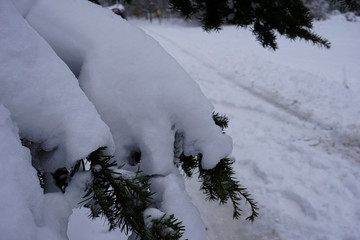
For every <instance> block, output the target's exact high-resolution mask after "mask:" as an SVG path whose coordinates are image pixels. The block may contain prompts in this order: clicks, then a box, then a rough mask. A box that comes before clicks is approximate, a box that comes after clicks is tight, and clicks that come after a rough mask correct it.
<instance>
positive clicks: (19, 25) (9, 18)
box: [0, 0, 232, 240]
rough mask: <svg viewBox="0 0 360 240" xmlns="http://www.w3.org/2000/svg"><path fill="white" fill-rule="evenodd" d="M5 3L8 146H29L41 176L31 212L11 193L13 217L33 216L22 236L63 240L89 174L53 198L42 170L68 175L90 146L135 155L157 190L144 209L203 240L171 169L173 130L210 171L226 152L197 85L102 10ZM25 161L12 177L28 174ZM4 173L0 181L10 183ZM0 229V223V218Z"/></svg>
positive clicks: (68, 1)
mask: <svg viewBox="0 0 360 240" xmlns="http://www.w3.org/2000/svg"><path fill="white" fill-rule="evenodd" d="M14 2H15V4H13V1H11V0H3V1H1V2H0V33H1V36H2V37H1V38H0V79H1V80H0V81H1V89H0V103H1V104H3V105H4V106H5V107H6V108H7V109H8V110H4V111H5V113H6V114H7V113H8V112H10V114H11V119H12V121H13V124H15V125H16V126H18V128H19V134H18V135H15V136H13V137H15V138H16V137H17V138H18V139H17V140H18V143H17V145H16V146H17V147H20V148H21V149H22V147H21V145H19V141H20V139H26V141H25V142H26V143H28V141H30V142H29V143H31V144H34V145H33V146H35V147H36V151H35V150H34V149H33V151H32V164H33V165H34V166H35V167H37V168H39V169H41V170H42V171H43V172H44V176H45V185H46V186H45V192H46V194H42V193H41V189H40V184H39V182H38V181H29V184H32V188H29V189H28V190H29V191H32V190H33V191H34V192H36V193H39V191H40V194H38V195H37V197H38V198H39V200H38V201H36V203H37V204H40V205H36V206H33V205H31V203H32V201H35V200H33V198H31V197H30V198H28V197H27V195H26V194H27V192H25V193H23V194H21V192H20V194H19V196H14V197H16V198H19V199H20V200H21V201H22V204H23V206H20V207H19V210H18V211H19V212H23V211H29V210H30V211H31V212H32V214H33V215H34V216H33V220H31V218H30V216H29V217H27V218H26V219H24V221H25V222H28V224H26V223H24V224H23V225H24V226H25V228H26V231H27V232H29V233H30V234H29V235H28V236H27V237H28V239H37V240H38V239H66V238H67V236H66V233H67V223H68V219H69V216H70V215H71V213H72V209H73V208H74V207H77V206H78V203H79V202H80V201H81V199H82V196H83V194H84V187H85V185H86V183H87V181H89V176H88V175H87V174H80V173H79V174H76V175H75V176H74V177H73V178H72V179H71V182H70V184H69V186H68V187H67V189H66V192H65V194H62V193H61V192H60V190H59V189H57V188H56V186H55V184H52V185H51V186H50V185H49V183H51V182H53V181H52V180H51V178H52V177H51V174H50V173H51V172H53V171H55V170H56V169H58V168H62V167H67V168H70V167H71V166H72V165H73V164H74V162H75V161H77V160H79V159H82V158H84V157H86V156H87V155H88V154H90V153H91V152H92V151H95V150H96V149H97V148H99V147H100V146H107V147H108V149H107V151H108V153H110V154H113V155H114V156H115V159H118V161H119V164H122V163H127V160H128V158H130V157H131V155H132V154H133V152H134V151H141V163H140V168H141V170H143V172H144V173H147V174H154V175H156V176H157V178H158V179H157V180H156V181H155V180H153V183H152V188H153V189H155V190H156V191H157V192H158V195H157V199H156V200H157V202H156V203H154V205H156V207H159V210H160V211H164V212H167V213H168V214H172V213H176V214H177V218H178V219H179V220H181V221H183V224H184V225H185V226H187V231H186V235H185V236H184V238H185V237H188V238H190V237H191V238H192V239H199V240H204V239H206V233H205V227H204V225H203V223H202V220H201V218H200V216H199V213H198V212H197V211H196V209H195V207H194V206H193V204H192V203H191V199H190V197H189V196H188V194H187V192H186V190H185V186H184V183H183V179H182V178H181V177H180V175H179V172H178V169H177V168H176V167H175V166H174V163H173V162H174V153H173V151H174V150H173V148H174V138H175V133H176V132H181V134H182V135H183V136H184V139H183V143H184V144H183V146H182V148H183V150H184V152H185V154H187V155H191V154H197V153H199V152H201V153H202V154H203V159H202V164H203V167H204V168H212V167H214V166H215V165H216V164H217V163H218V161H219V160H220V159H221V158H224V157H227V156H228V155H229V154H230V153H231V151H232V140H231V138H230V137H229V136H227V135H226V134H223V132H222V131H221V129H220V128H219V127H218V126H216V125H215V124H214V122H213V119H212V113H213V105H212V104H211V103H210V102H209V100H208V99H207V98H206V97H205V96H204V95H203V93H202V92H201V89H200V87H199V86H198V85H197V84H196V83H195V82H194V81H193V80H192V79H191V78H190V76H189V75H188V74H187V73H186V72H185V71H184V70H183V69H182V68H181V67H180V66H179V64H178V63H177V62H176V61H175V60H174V59H173V58H172V57H171V56H170V55H169V54H168V53H167V52H166V51H165V50H163V49H162V48H161V46H160V45H159V44H158V43H157V42H156V41H154V40H153V39H152V38H151V37H149V36H148V35H147V34H145V33H144V32H143V31H142V30H140V29H139V28H137V27H135V26H133V25H132V24H130V23H129V22H127V21H125V20H123V19H121V18H119V17H118V16H116V15H115V14H113V13H112V12H111V10H109V9H104V8H101V7H99V6H97V5H94V4H92V3H90V2H88V1H86V0H64V1H57V0H38V1H32V0H28V1H25V0H24V1H14ZM6 111H8V112H6ZM6 114H5V119H7V118H8V117H7V115H6ZM7 128H8V126H5V128H4V130H3V131H2V132H4V134H3V133H2V132H1V134H2V135H1V137H4V138H5V137H6V135H7V132H6V131H7ZM38 145H39V146H38ZM35 147H33V148H35ZM13 150H14V152H16V151H17V149H16V148H14V149H13ZM4 151H5V150H4ZM11 154H13V153H9V154H7V155H6V157H5V158H1V164H4V165H6V167H7V168H11V166H12V165H11V164H13V162H11V164H9V163H7V161H9V160H8V159H10V161H11V158H12V157H14V158H15V157H16V155H14V156H12V155H11ZM29 157H30V156H29V155H27V156H26V159H27V161H28V164H27V165H25V166H24V168H22V171H25V172H26V171H29V173H28V174H32V176H34V168H33V167H32V166H31V165H29ZM24 158H25V157H24ZM126 166H127V170H131V169H132V167H131V166H130V164H128V165H126ZM133 169H137V166H134V167H133ZM14 171H15V168H14ZM14 171H9V172H8V173H7V174H6V175H4V177H9V178H10V179H14V176H15V175H16V174H15V172H14ZM35 172H36V171H35ZM20 174H21V172H20ZM162 179H163V180H162ZM158 180H159V181H158ZM167 181H168V182H169V184H164V183H167ZM22 182H23V180H22V179H21V181H19V183H22ZM11 188H14V191H15V192H16V191H17V190H15V189H16V188H17V185H15V184H14V185H11V181H7V189H11ZM175 190H176V194H177V195H176V196H177V197H176V199H174V196H172V195H173V193H174V191H175ZM50 192H51V193H50ZM161 193H163V194H161ZM1 194H6V192H5V191H4V192H1ZM11 199H12V197H11V196H10V197H8V198H4V200H2V202H1V203H4V205H6V204H8V203H11ZM175 200H178V201H180V202H181V205H180V204H176V202H175ZM39 206H41V208H40V207H39ZM187 213H190V214H187ZM0 223H1V225H3V226H4V227H6V226H7V224H6V215H1V217H0ZM199 229H200V230H199ZM26 231H24V232H26ZM11 234H14V229H13V228H11V229H10V230H8V231H7V232H6V235H3V236H2V237H4V238H5V239H16V238H17V236H16V233H15V235H11ZM70 237H71V238H72V236H70Z"/></svg>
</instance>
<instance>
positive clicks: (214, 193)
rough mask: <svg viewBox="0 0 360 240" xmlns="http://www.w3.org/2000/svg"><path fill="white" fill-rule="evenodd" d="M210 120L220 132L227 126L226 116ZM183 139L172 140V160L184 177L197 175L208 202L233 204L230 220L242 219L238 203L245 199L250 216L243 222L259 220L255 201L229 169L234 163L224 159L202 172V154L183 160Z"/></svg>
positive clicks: (214, 114)
mask: <svg viewBox="0 0 360 240" xmlns="http://www.w3.org/2000/svg"><path fill="white" fill-rule="evenodd" d="M213 119H214V122H215V124H216V125H218V126H219V127H220V128H221V129H222V130H224V129H225V128H226V127H227V126H228V122H229V120H228V118H227V117H226V116H225V115H220V114H218V113H213ZM183 138H184V135H183V134H181V133H178V134H177V135H176V139H175V147H174V149H175V156H177V165H178V167H180V168H181V169H182V170H183V171H184V173H185V175H186V176H187V177H192V176H193V175H194V173H195V172H197V173H198V178H199V180H200V181H201V183H202V184H201V187H200V190H201V191H202V192H203V193H204V194H205V195H206V199H207V200H209V201H219V203H220V204H225V203H227V202H228V201H229V200H230V201H231V202H232V204H233V208H234V211H233V218H235V219H239V218H240V216H241V212H242V210H241V208H240V201H241V200H242V199H245V200H246V202H247V203H249V204H250V208H251V215H250V216H248V217H247V218H246V220H249V221H250V222H253V221H254V220H255V218H256V217H257V216H258V210H259V208H258V206H257V203H256V202H255V201H254V199H252V198H251V196H250V194H249V193H248V191H247V189H246V188H245V187H242V186H241V185H240V183H239V181H237V180H236V179H235V177H234V175H235V172H234V170H233V168H232V165H233V163H234V160H232V159H229V158H223V159H221V160H220V162H219V163H218V164H217V165H216V166H215V167H214V168H212V169H204V168H203V167H202V165H201V161H202V154H197V155H195V156H186V155H185V154H184V152H183V151H182V152H181V153H180V150H181V149H182V148H181V146H179V145H181V144H182V139H183Z"/></svg>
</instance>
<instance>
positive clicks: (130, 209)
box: [84, 147, 184, 240]
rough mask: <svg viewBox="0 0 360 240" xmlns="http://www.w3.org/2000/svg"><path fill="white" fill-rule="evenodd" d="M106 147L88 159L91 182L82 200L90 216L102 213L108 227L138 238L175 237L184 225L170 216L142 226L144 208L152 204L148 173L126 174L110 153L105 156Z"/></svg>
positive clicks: (173, 239) (165, 239)
mask: <svg viewBox="0 0 360 240" xmlns="http://www.w3.org/2000/svg"><path fill="white" fill-rule="evenodd" d="M104 150H105V148H104V147H103V148H99V149H98V150H97V151H95V152H93V153H91V154H90V155H89V157H88V158H87V160H88V161H90V164H91V166H90V170H91V172H92V174H93V181H92V183H91V184H89V185H88V186H87V189H86V194H85V196H84V198H85V200H84V201H88V204H86V206H87V207H89V208H90V209H91V214H90V217H92V218H97V217H99V216H101V215H102V216H105V217H106V219H107V220H108V222H109V230H113V229H115V228H119V229H120V230H121V231H123V232H125V233H126V234H128V233H129V231H132V232H134V233H135V234H136V235H137V236H139V237H140V239H141V240H177V239H179V238H181V236H182V235H183V232H184V227H183V226H182V225H181V222H180V221H178V220H177V219H176V218H175V217H174V216H173V215H170V216H168V217H167V216H166V215H164V216H163V217H162V218H161V219H159V220H153V224H151V226H150V227H147V226H146V225H145V220H144V211H145V210H146V209H147V208H148V207H149V206H150V205H151V203H152V202H151V200H152V198H151V196H152V195H153V193H152V192H150V184H149V183H148V182H147V179H148V176H146V175H140V174H141V171H140V170H138V171H137V172H135V173H129V172H127V173H125V171H124V170H121V168H122V167H123V166H124V165H123V166H120V167H117V168H116V166H117V164H116V162H115V161H113V160H112V156H108V155H104V154H103V151H104Z"/></svg>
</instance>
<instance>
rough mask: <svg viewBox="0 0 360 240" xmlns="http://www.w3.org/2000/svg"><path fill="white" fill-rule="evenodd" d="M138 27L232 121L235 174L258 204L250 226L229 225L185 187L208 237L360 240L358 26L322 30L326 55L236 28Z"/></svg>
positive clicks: (332, 22)
mask: <svg viewBox="0 0 360 240" xmlns="http://www.w3.org/2000/svg"><path fill="white" fill-rule="evenodd" d="M138 23H139V24H140V25H141V26H142V28H143V29H144V30H145V31H146V32H147V33H148V34H150V35H152V36H153V37H154V38H156V40H158V41H159V43H161V45H162V46H163V47H164V48H165V49H166V50H167V51H168V52H169V53H170V54H172V55H173V56H174V57H175V58H176V59H177V61H178V62H179V63H180V64H181V65H182V66H183V67H184V69H185V70H186V71H187V72H188V73H189V74H190V75H191V76H192V77H193V79H195V80H196V81H197V82H198V83H199V84H200V86H201V88H202V90H203V91H204V93H205V94H206V95H207V96H208V97H209V98H210V99H211V101H212V102H213V103H214V105H215V107H216V109H218V110H219V111H220V112H221V113H225V114H227V115H228V116H229V117H230V127H229V129H228V130H227V132H228V133H229V134H230V135H231V136H232V137H233V141H234V151H233V156H234V157H235V158H236V159H237V162H236V163H235V164H236V165H235V170H236V172H237V176H238V178H239V180H240V181H241V182H242V183H243V184H244V185H245V186H246V187H248V189H249V191H250V192H251V193H252V194H253V197H254V198H255V199H256V200H257V201H258V202H259V204H260V217H259V218H258V219H257V220H256V221H255V222H254V223H253V224H249V223H246V222H243V221H233V220H231V205H229V206H227V207H225V210H224V208H221V207H218V205H217V204H209V203H206V202H204V200H203V196H201V194H200V193H199V191H198V189H199V184H198V183H197V182H196V181H189V182H188V184H187V186H188V189H189V190H190V191H191V193H190V195H191V196H192V199H193V201H195V202H196V206H197V207H198V208H199V209H200V212H201V214H202V218H203V219H204V221H205V225H206V227H207V229H208V236H209V239H212V240H215V239H217V240H218V239H229V240H238V239H269V240H274V239H280V240H285V239H292V240H303V239H310V240H320V239H327V240H339V239H342V240H345V239H351V240H355V239H359V236H360V228H359V225H360V207H359V206H360V205H359V197H360V195H359V193H360V184H359V182H360V168H359V157H360V154H359V153H360V148H359V146H360V141H359V134H360V122H359V119H360V111H359V102H360V95H359V90H360V81H359V80H360V70H359V67H358V66H359V65H360V58H359V56H360V48H359V46H358V39H359V38H360V21H358V22H347V21H345V18H344V17H343V16H341V15H338V16H335V17H333V18H331V19H329V20H326V21H322V22H316V23H315V29H314V30H315V32H317V33H319V34H321V35H323V36H324V37H326V38H328V39H329V40H330V41H331V42H332V48H331V49H330V50H325V49H320V48H317V47H314V46H313V45H311V44H307V43H304V42H302V41H300V42H291V41H289V40H286V39H283V38H280V39H279V47H280V49H279V50H278V51H276V52H273V51H269V50H265V49H262V48H261V46H259V44H258V43H256V42H255V41H254V37H253V36H252V35H251V33H249V32H248V31H246V30H241V29H236V28H235V27H232V26H227V27H224V29H223V31H220V32H219V33H212V34H207V33H204V32H202V31H201V29H200V28H198V27H189V26H186V25H182V26H181V25H166V24H163V25H157V24H152V25H151V24H147V23H145V22H138ZM244 208H246V205H245V206H244ZM245 214H246V213H244V215H245Z"/></svg>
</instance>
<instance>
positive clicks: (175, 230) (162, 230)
mask: <svg viewBox="0 0 360 240" xmlns="http://www.w3.org/2000/svg"><path fill="white" fill-rule="evenodd" d="M148 217H151V216H148ZM151 222H152V224H151V227H150V230H149V232H150V234H151V236H153V237H154V239H169V240H170V239H180V238H181V237H182V236H183V233H184V231H185V227H184V226H183V225H182V222H180V221H179V220H177V219H176V218H175V217H174V215H173V214H171V215H169V216H167V215H166V214H164V215H163V216H162V217H161V218H160V219H152V220H151Z"/></svg>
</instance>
